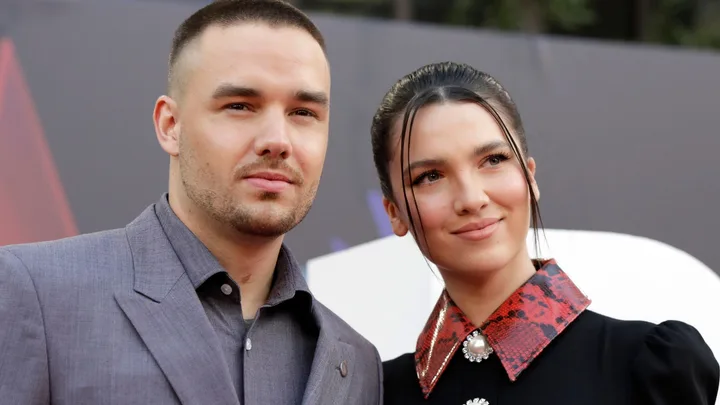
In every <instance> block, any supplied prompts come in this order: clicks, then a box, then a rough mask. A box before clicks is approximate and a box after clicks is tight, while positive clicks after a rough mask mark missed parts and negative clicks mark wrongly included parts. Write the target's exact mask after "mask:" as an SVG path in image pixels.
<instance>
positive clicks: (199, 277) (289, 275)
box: [155, 193, 310, 306]
mask: <svg viewBox="0 0 720 405" xmlns="http://www.w3.org/2000/svg"><path fill="white" fill-rule="evenodd" d="M155 215H156V216H157V218H158V221H160V226H162V228H163V231H164V232H165V236H167V238H168V240H169V241H170V245H172V247H173V249H174V250H175V254H177V256H178V259H179V260H180V263H182V265H183V267H184V268H185V272H186V273H187V275H188V278H189V279H190V282H191V283H192V285H193V287H194V288H195V289H196V290H197V289H198V288H199V287H200V286H201V285H203V283H205V281H207V280H208V279H209V278H210V277H212V276H213V275H215V274H217V273H221V272H223V273H226V271H225V269H224V268H223V267H222V266H221V265H220V263H219V262H218V260H217V259H216V258H215V256H214V255H213V254H212V253H211V252H210V250H208V248H207V247H205V245H204V244H203V243H202V242H201V241H200V240H199V239H198V238H197V237H196V236H195V234H194V233H192V231H190V229H189V228H188V227H187V226H185V224H184V223H183V222H182V221H181V220H180V218H178V216H177V215H176V214H175V212H174V211H173V210H172V207H170V203H169V201H168V193H165V194H163V196H162V197H161V198H160V201H158V202H157V203H156V204H155ZM226 274H227V273H226ZM298 291H303V292H305V293H306V294H310V290H309V288H308V286H307V283H306V281H305V278H304V277H303V275H302V271H301V268H300V265H299V263H298V262H297V260H295V258H294V257H293V255H292V253H291V252H290V249H288V248H287V247H286V246H285V245H284V244H283V245H282V247H281V248H280V253H279V255H278V260H277V264H276V265H275V273H274V276H273V284H272V287H271V289H270V294H269V296H268V300H267V304H268V305H271V306H272V305H276V304H279V303H281V302H283V301H286V300H288V299H291V298H293V297H294V296H295V294H296V292H298Z"/></svg>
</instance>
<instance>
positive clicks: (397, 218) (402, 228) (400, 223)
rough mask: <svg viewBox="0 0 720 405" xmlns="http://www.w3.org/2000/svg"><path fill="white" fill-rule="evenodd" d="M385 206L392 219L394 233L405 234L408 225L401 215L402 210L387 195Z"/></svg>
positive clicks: (384, 201)
mask: <svg viewBox="0 0 720 405" xmlns="http://www.w3.org/2000/svg"><path fill="white" fill-rule="evenodd" d="M383 207H385V212H386V213H387V216H388V218H389V219H390V225H391V226H392V230H393V233H395V235H397V236H405V235H406V234H407V232H408V226H407V224H406V223H405V221H404V220H403V218H402V216H401V215H400V210H399V209H398V207H397V205H395V203H394V202H392V201H390V200H388V199H387V198H386V197H383Z"/></svg>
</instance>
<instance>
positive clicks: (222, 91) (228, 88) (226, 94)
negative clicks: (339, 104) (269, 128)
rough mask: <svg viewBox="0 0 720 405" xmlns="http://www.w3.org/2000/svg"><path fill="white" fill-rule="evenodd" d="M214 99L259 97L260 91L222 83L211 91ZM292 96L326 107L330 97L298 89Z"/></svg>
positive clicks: (260, 95) (321, 93) (322, 93)
mask: <svg viewBox="0 0 720 405" xmlns="http://www.w3.org/2000/svg"><path fill="white" fill-rule="evenodd" d="M212 97H213V98H214V99H222V98H232V97H244V98H261V97H262V93H261V92H260V91H259V90H257V89H253V88H251V87H245V86H237V85H234V84H229V83H223V84H221V85H220V86H218V88H217V89H215V91H214V92H213V95H212ZM294 98H295V99H296V100H298V101H301V102H304V103H313V104H318V105H320V106H323V107H328V105H329V104H330V98H329V97H328V95H327V94H325V93H324V92H322V91H309V90H298V91H296V92H295V94H294Z"/></svg>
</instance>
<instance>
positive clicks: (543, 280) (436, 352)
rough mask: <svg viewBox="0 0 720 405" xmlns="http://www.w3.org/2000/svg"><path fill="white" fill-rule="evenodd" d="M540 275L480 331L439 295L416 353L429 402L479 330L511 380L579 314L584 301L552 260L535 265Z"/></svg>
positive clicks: (489, 318) (498, 311)
mask: <svg viewBox="0 0 720 405" xmlns="http://www.w3.org/2000/svg"><path fill="white" fill-rule="evenodd" d="M536 267H537V268H538V270H537V271H536V272H535V274H534V275H533V276H532V277H531V278H530V279H529V280H528V281H526V282H525V284H523V285H522V286H521V287H520V288H518V289H517V290H516V291H515V292H514V293H513V294H512V295H511V296H510V297H509V298H508V299H507V300H505V302H503V303H502V305H500V307H499V308H498V309H497V310H495V312H493V314H492V315H490V316H489V317H488V319H487V321H485V323H483V324H482V325H480V327H479V328H478V327H476V326H475V325H473V324H472V322H470V320H468V319H467V318H466V317H465V314H463V312H462V311H461V310H460V308H458V307H457V305H455V303H454V302H453V301H452V299H451V298H450V296H449V295H448V293H447V291H443V293H442V295H441V296H440V299H439V300H438V302H437V304H436V305H435V309H434V310H433V312H432V313H431V315H430V318H429V319H428V321H427V324H426V325H425V328H424V329H423V331H422V333H421V334H420V337H419V339H418V342H417V348H416V350H415V367H416V371H417V375H418V379H419V381H420V386H421V388H422V391H423V394H424V395H425V397H426V398H427V397H428V396H429V395H430V392H431V391H432V389H433V388H434V387H435V384H437V382H438V380H439V379H440V376H441V374H442V373H443V371H444V370H445V367H446V366H447V364H448V362H449V361H450V359H451V358H452V357H453V356H454V355H455V352H456V351H457V350H458V348H459V347H460V346H461V344H462V342H463V340H465V338H466V337H467V336H468V335H469V334H470V333H472V332H473V331H475V330H477V329H480V331H481V332H482V333H483V334H484V335H485V336H486V337H487V341H488V343H489V344H490V346H491V347H492V348H493V351H494V353H495V354H496V355H497V356H498V357H499V359H500V361H501V362H502V364H503V367H504V368H505V371H506V372H507V374H508V377H509V378H510V380H511V381H515V379H517V377H518V375H520V373H521V372H522V371H523V370H525V369H526V368H527V367H528V365H529V364H530V362H532V361H533V360H534V359H535V358H536V357H537V356H538V355H539V354H540V352H541V351H542V350H543V349H544V348H545V347H546V346H547V345H548V344H550V342H551V341H552V340H553V339H554V338H555V337H556V336H558V335H559V334H560V333H562V332H563V330H564V329H565V328H566V327H567V326H568V325H569V324H570V323H571V322H572V321H574V320H575V318H577V316H578V315H580V313H582V312H583V311H584V310H585V309H586V308H587V307H588V305H590V299H588V298H587V297H586V296H585V295H584V294H583V293H582V292H581V291H580V290H579V289H578V288H577V287H576V286H575V284H573V282H572V281H571V280H570V278H569V277H568V276H567V275H566V274H565V273H564V272H563V271H562V270H561V269H560V267H559V266H558V265H557V263H556V262H555V260H552V259H550V260H545V261H537V262H536Z"/></svg>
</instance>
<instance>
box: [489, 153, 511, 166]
mask: <svg viewBox="0 0 720 405" xmlns="http://www.w3.org/2000/svg"><path fill="white" fill-rule="evenodd" d="M506 160H508V157H507V156H505V155H502V154H496V155H492V156H489V157H488V158H487V160H485V161H486V162H487V163H488V164H489V165H490V166H497V165H499V164H500V163H502V162H504V161H506Z"/></svg>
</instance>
